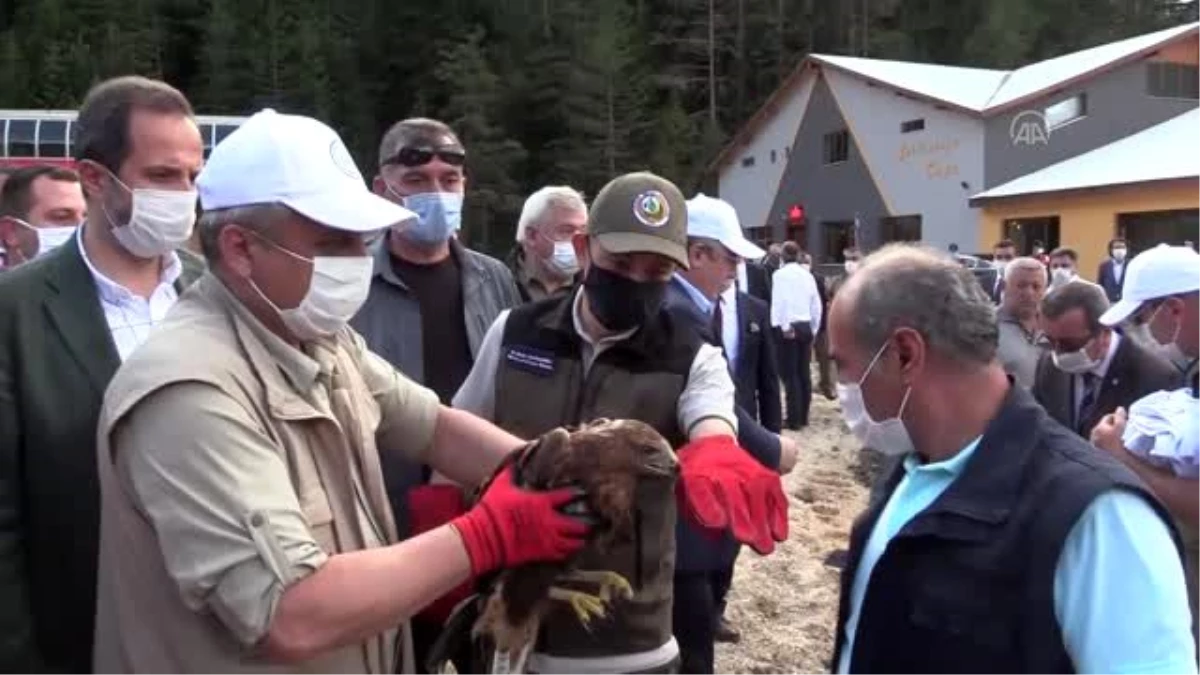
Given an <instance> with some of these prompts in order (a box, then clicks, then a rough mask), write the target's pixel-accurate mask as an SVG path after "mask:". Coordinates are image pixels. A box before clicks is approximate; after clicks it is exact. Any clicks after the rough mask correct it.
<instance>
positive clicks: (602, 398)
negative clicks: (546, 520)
mask: <svg viewBox="0 0 1200 675" xmlns="http://www.w3.org/2000/svg"><path fill="white" fill-rule="evenodd" d="M573 298H574V296H573V295H568V296H566V297H564V298H553V299H550V300H545V301H542V302H538V303H534V304H532V305H524V306H522V307H520V308H518V309H515V310H513V311H512V313H511V314H510V315H509V317H508V321H507V323H506V325H505V332H504V337H503V339H502V346H501V350H500V351H501V354H500V365H499V368H498V370H497V373H496V410H495V420H496V424H497V425H498V426H500V427H501V428H503V429H505V430H507V431H509V432H511V433H513V434H515V435H517V436H521V437H522V438H536V437H537V436H540V435H541V434H543V433H545V432H547V431H549V430H551V429H553V428H555V427H559V426H567V427H571V426H577V425H579V424H582V423H585V422H589V421H592V420H596V419H599V418H609V419H636V420H640V421H642V422H645V423H646V424H649V425H650V426H652V427H654V428H655V430H657V431H658V432H659V433H660V434H662V435H663V436H664V437H665V438H666V439H667V440H668V441H669V442H670V443H671V445H672V446H673V447H675V448H679V447H680V446H681V445H682V444H683V443H684V442H685V441H686V434H685V433H684V432H683V430H681V429H679V423H678V421H677V409H678V402H679V395H680V394H681V393H682V392H683V390H684V387H685V386H686V384H687V377H688V373H689V372H690V369H691V364H692V361H693V359H694V358H695V355H696V352H697V350H698V349H699V347H700V345H699V343H698V342H692V341H691V340H690V339H688V338H685V337H684V336H683V335H682V333H681V332H677V331H674V330H673V326H672V324H671V322H670V321H669V320H667V319H666V318H665V314H664V318H663V319H661V320H658V321H655V322H652V323H648V324H647V325H645V326H643V327H642V329H641V330H639V331H638V332H637V333H636V334H635V335H634V336H633V337H631V338H630V339H628V340H624V341H622V342H620V343H618V344H616V345H613V346H611V347H609V348H608V349H607V350H605V351H603V352H601V353H600V354H599V355H598V356H597V357H596V359H595V361H594V362H593V363H592V366H591V368H590V369H589V370H588V372H587V374H586V375H584V369H583V360H582V356H581V354H580V343H581V338H580V337H579V336H578V334H577V333H576V332H575V328H574V323H573V321H572V314H571V308H572V304H573ZM674 487H675V479H674V477H672V478H670V479H663V480H661V481H658V482H655V481H650V480H643V481H641V482H640V483H639V485H638V494H637V511H636V512H635V517H636V529H637V535H636V537H635V538H634V541H632V542H630V543H628V544H622V545H618V546H617V547H615V548H614V549H613V550H612V551H611V552H610V553H609V554H607V555H604V556H602V557H601V556H599V555H595V554H585V555H584V556H583V557H581V558H580V560H579V561H578V562H577V564H576V567H577V568H579V569H584V570H611V571H614V572H617V573H618V574H621V575H622V576H624V577H625V578H626V579H628V580H629V582H630V584H631V585H632V586H633V589H634V597H633V598H632V599H631V600H628V601H625V602H621V603H619V604H617V605H616V607H615V608H614V612H613V614H612V615H611V618H609V619H605V620H603V621H598V622H593V624H592V626H591V627H590V630H589V629H587V628H584V627H583V626H582V625H580V623H579V621H578V619H576V618H575V615H574V614H573V613H572V612H571V610H569V609H567V608H565V607H562V606H560V603H555V604H553V605H552V610H551V612H552V613H551V614H550V615H549V616H548V617H547V618H546V619H545V620H544V621H543V622H542V630H541V635H540V636H539V640H538V646H537V651H538V652H540V653H542V654H546V655H549V656H555V657H568V658H593V657H606V656H617V655H622V654H633V653H638V652H645V651H650V650H654V649H658V648H660V647H662V646H663V645H664V644H666V643H667V642H668V641H669V640H670V639H671V636H672V625H671V607H672V601H673V599H674V595H673V591H674V588H673V582H674V569H675V524H676V506H675V489H674Z"/></svg>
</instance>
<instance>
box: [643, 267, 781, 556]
mask: <svg viewBox="0 0 1200 675" xmlns="http://www.w3.org/2000/svg"><path fill="white" fill-rule="evenodd" d="M662 311H664V312H670V313H671V314H672V315H673V316H674V317H675V318H676V320H678V321H679V325H680V326H683V327H689V328H690V329H691V330H694V331H696V333H697V334H698V335H700V336H701V338H702V339H703V340H704V341H705V342H707V343H709V344H716V340H715V338H714V336H713V331H712V326H711V324H710V319H709V317H708V316H706V315H705V314H704V313H703V312H701V311H700V308H699V307H697V306H696V303H695V302H693V301H692V298H691V297H690V296H689V295H688V293H687V291H686V290H684V288H683V287H682V286H681V285H680V284H679V281H678V280H674V279H673V280H672V281H671V283H669V284H667V294H666V298H665V300H664V302H663V310H662ZM735 412H736V413H737V420H738V445H740V446H741V447H742V448H743V449H745V450H746V451H747V452H749V453H750V454H751V455H753V456H754V458H755V459H757V460H758V461H759V462H760V463H761V464H763V465H764V466H766V467H767V468H769V469H771V470H775V469H778V468H779V452H780V448H779V436H778V435H776V434H773V433H771V432H770V431H767V430H766V429H764V428H763V427H762V425H760V424H759V423H758V421H757V420H755V419H754V415H753V414H751V412H750V411H749V410H747V409H746V408H744V407H742V406H741V405H737V406H736V410H735ZM737 551H738V545H737V542H736V541H734V540H733V539H732V538H731V537H730V536H729V535H728V534H724V535H721V536H719V537H713V536H712V535H711V534H710V533H708V532H704V531H702V530H700V529H699V528H698V527H696V526H694V525H691V524H690V523H688V522H687V521H686V520H685V519H684V518H682V517H680V519H679V521H678V524H677V525H676V528H675V569H676V571H677V572H692V573H694V572H714V571H717V570H721V569H725V568H726V567H728V566H729V565H731V564H732V563H733V560H734V559H735V558H736V557H737Z"/></svg>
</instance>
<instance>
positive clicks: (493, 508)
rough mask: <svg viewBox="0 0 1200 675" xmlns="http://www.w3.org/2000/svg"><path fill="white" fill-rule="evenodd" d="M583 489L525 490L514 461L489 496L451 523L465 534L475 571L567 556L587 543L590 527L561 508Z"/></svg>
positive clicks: (496, 481)
mask: <svg viewBox="0 0 1200 675" xmlns="http://www.w3.org/2000/svg"><path fill="white" fill-rule="evenodd" d="M579 497H580V494H579V492H578V491H576V490H573V489H570V488H563V489H559V490H552V491H547V492H531V491H527V490H522V489H521V488H519V487H517V486H516V485H515V484H514V483H513V476H512V467H509V468H506V469H505V470H504V471H502V472H500V473H499V474H498V475H497V476H496V479H495V480H493V481H492V484H491V485H490V486H488V489H487V492H485V493H484V494H483V498H482V499H480V501H479V503H478V504H476V505H475V508H473V509H471V510H470V511H468V512H467V513H465V514H463V515H461V516H459V517H458V518H455V519H454V520H453V521H452V522H451V523H450V524H451V525H453V526H454V528H455V529H457V530H458V533H459V535H461V536H462V539H463V544H464V545H465V546H466V548H467V556H468V557H470V559H471V571H472V573H474V575H475V576H479V575H481V574H486V573H488V572H491V571H492V570H496V569H500V568H508V567H516V566H517V565H523V564H525V563H529V562H537V561H555V560H564V559H566V558H568V557H570V556H571V555H572V554H574V553H575V552H577V551H578V550H579V549H581V548H583V544H584V539H585V537H587V534H588V531H589V530H590V528H589V527H588V525H586V524H584V523H583V522H581V521H579V520H576V519H575V518H572V517H571V516H568V515H565V514H563V513H562V512H561V511H559V508H560V507H562V506H565V505H566V504H567V503H568V502H571V501H573V500H575V499H578V498H579Z"/></svg>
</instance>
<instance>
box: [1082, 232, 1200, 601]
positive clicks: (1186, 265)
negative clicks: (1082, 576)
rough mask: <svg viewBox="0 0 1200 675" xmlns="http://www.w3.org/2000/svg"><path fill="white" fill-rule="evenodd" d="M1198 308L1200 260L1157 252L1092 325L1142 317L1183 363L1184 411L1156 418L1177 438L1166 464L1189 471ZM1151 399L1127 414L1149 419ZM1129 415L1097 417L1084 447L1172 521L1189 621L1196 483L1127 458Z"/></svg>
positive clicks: (1199, 556)
mask: <svg viewBox="0 0 1200 675" xmlns="http://www.w3.org/2000/svg"><path fill="white" fill-rule="evenodd" d="M1198 304H1200V254H1197V253H1196V251H1194V250H1193V249H1191V248H1189V247H1187V246H1167V245H1166V244H1162V245H1159V246H1158V247H1156V248H1152V249H1150V250H1149V251H1145V252H1143V253H1140V254H1139V255H1137V256H1136V257H1135V258H1134V259H1133V260H1132V261H1130V263H1129V268H1128V270H1126V273H1125V283H1124V287H1123V289H1122V296H1121V300H1120V301H1119V302H1117V303H1116V304H1115V305H1113V306H1112V308H1110V309H1109V310H1108V311H1107V312H1105V313H1104V315H1103V316H1101V317H1100V322H1101V323H1103V324H1105V325H1106V326H1116V325H1118V324H1120V323H1122V322H1123V321H1125V320H1126V319H1128V318H1129V317H1131V316H1134V315H1137V314H1142V315H1144V316H1145V317H1146V318H1145V320H1144V323H1145V324H1146V325H1147V326H1149V328H1150V332H1151V334H1152V335H1153V336H1154V339H1155V340H1156V341H1157V342H1158V343H1159V344H1163V345H1171V344H1173V345H1175V346H1176V347H1177V348H1178V349H1179V351H1180V353H1181V354H1182V355H1183V356H1185V357H1186V358H1187V359H1188V360H1189V361H1190V364H1189V365H1188V367H1187V371H1186V376H1185V381H1186V384H1187V389H1186V391H1187V393H1188V394H1189V395H1190V398H1191V400H1192V402H1193V403H1192V405H1191V406H1187V405H1183V406H1180V407H1179V411H1180V413H1181V414H1179V415H1175V416H1174V417H1177V418H1178V419H1174V420H1170V418H1171V417H1172V415H1171V414H1169V413H1167V412H1166V411H1161V412H1160V413H1159V414H1160V415H1163V416H1165V417H1167V418H1168V421H1171V422H1174V424H1172V425H1171V426H1176V427H1177V428H1180V429H1182V430H1183V432H1182V433H1181V434H1178V436H1179V438H1178V439H1177V441H1176V442H1175V443H1173V445H1174V455H1173V458H1172V464H1177V465H1183V466H1191V467H1195V466H1196V464H1197V460H1198V458H1200V436H1197V433H1196V429H1195V425H1194V423H1195V422H1196V407H1195V403H1194V401H1195V400H1196V398H1197V397H1198V396H1200V384H1198V381H1197V380H1198V376H1197V367H1196V363H1197V356H1200V347H1198V344H1200V310H1198V307H1197V305H1198ZM1151 397H1154V398H1155V399H1156V401H1162V402H1163V403H1166V402H1168V401H1169V400H1170V399H1168V398H1167V397H1164V396H1159V395H1158V394H1151V395H1150V396H1148V397H1146V398H1145V399H1142V400H1141V401H1138V402H1136V403H1134V404H1133V406H1131V407H1130V410H1131V411H1132V414H1134V415H1144V414H1146V413H1153V412H1154V411H1153V410H1145V411H1143V410H1142V408H1144V406H1145V404H1146V403H1148V402H1149V401H1148V399H1150V398H1151ZM1184 403H1185V404H1186V403H1187V401H1186V400H1185V401H1184ZM1130 414H1131V413H1130V412H1127V411H1126V410H1125V409H1124V408H1117V409H1116V410H1115V411H1114V412H1113V413H1112V414H1110V415H1107V416H1105V417H1104V418H1103V419H1102V420H1101V421H1100V423H1099V424H1097V425H1096V428H1095V429H1093V430H1092V443H1093V444H1095V445H1096V446H1097V447H1099V448H1102V449H1104V450H1106V451H1108V452H1109V453H1111V454H1112V455H1113V456H1114V457H1116V458H1117V459H1119V460H1121V462H1122V463H1123V464H1125V465H1126V466H1127V467H1129V468H1130V469H1132V470H1133V471H1134V473H1136V474H1137V475H1138V477H1139V478H1141V479H1142V481H1144V482H1145V483H1146V485H1147V486H1149V488H1150V490H1151V491H1153V492H1154V494H1155V496H1156V497H1158V498H1159V499H1160V500H1162V502H1163V504H1165V505H1166V507H1167V509H1168V510H1169V511H1170V512H1171V514H1172V515H1173V516H1175V519H1176V522H1177V524H1178V525H1179V532H1180V535H1181V536H1182V538H1183V542H1184V551H1185V553H1186V556H1187V569H1188V575H1187V578H1188V587H1189V588H1188V590H1189V595H1190V601H1191V605H1192V613H1193V616H1194V615H1195V614H1196V611H1197V604H1198V603H1197V583H1196V581H1197V579H1196V575H1197V573H1198V569H1197V568H1198V567H1200V552H1198V549H1200V546H1198V539H1200V535H1198V533H1197V527H1200V516H1198V513H1200V496H1198V495H1200V493H1198V492H1197V489H1196V481H1197V475H1196V473H1195V472H1194V471H1183V472H1181V471H1177V470H1176V471H1173V470H1172V469H1171V468H1167V467H1164V466H1161V465H1155V464H1152V463H1151V462H1150V461H1149V460H1150V458H1149V456H1148V453H1147V452H1146V451H1144V450H1142V451H1140V452H1137V453H1135V452H1133V451H1131V449H1130V447H1131V446H1132V445H1140V444H1139V443H1138V442H1137V441H1138V438H1137V434H1136V433H1132V430H1131V429H1130V428H1129V427H1131V426H1138V425H1137V424H1136V422H1137V420H1133V421H1134V422H1135V424H1133V425H1130V424H1128V423H1129V422H1130V419H1129V415H1130ZM1172 435H1173V436H1174V435H1175V434H1172ZM1155 450H1156V451H1157V450H1159V446H1158V444H1155ZM1155 454H1157V453H1155Z"/></svg>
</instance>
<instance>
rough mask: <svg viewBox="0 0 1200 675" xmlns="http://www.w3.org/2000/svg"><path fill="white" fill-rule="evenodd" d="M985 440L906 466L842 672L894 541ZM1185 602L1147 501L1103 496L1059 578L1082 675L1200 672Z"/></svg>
mask: <svg viewBox="0 0 1200 675" xmlns="http://www.w3.org/2000/svg"><path fill="white" fill-rule="evenodd" d="M981 438H982V437H980V438H976V439H975V440H973V441H971V442H970V443H969V444H968V445H967V446H966V447H965V448H963V449H962V451H960V452H959V453H958V454H957V455H955V456H954V457H951V458H950V459H947V460H944V461H941V462H934V463H932V464H921V463H920V461H919V460H918V459H917V457H916V455H909V456H908V457H906V458H905V459H904V470H905V475H904V477H903V478H902V479H901V480H900V483H899V485H897V486H896V490H895V491H894V492H893V493H892V495H891V497H890V498H889V499H888V502H887V504H886V505H885V506H884V508H883V512H882V513H881V514H880V516H879V520H878V521H876V523H875V527H874V528H873V529H872V530H871V534H870V536H869V537H868V538H867V543H866V546H865V547H864V548H863V553H862V559H861V561H860V562H859V566H858V569H857V570H856V573H855V575H854V580H853V585H852V586H851V587H850V612H849V615H848V616H847V617H846V627H845V631H846V644H845V646H844V647H843V649H842V653H841V658H840V659H839V660H838V663H837V672H839V673H848V672H849V671H850V658H851V656H852V655H853V653H854V640H855V637H856V636H855V630H856V629H857V627H858V620H859V612H860V610H861V609H862V603H863V595H864V594H865V593H866V592H867V584H868V581H869V580H870V578H871V574H872V572H873V571H874V569H875V563H877V562H879V558H880V557H881V556H882V555H883V552H884V551H885V550H886V549H887V546H888V542H890V541H891V540H892V538H893V537H895V536H896V533H898V532H899V531H900V530H901V529H902V528H903V527H904V526H905V525H906V524H907V523H908V521H910V520H912V519H913V517H914V516H916V515H917V514H919V513H921V512H922V511H924V510H925V509H926V508H928V507H929V506H930V505H931V504H932V503H933V502H934V500H936V499H937V498H938V497H939V496H940V495H941V494H942V493H943V492H945V491H946V488H948V487H950V484H951V483H953V482H954V479H956V478H957V477H958V476H959V475H961V474H962V471H963V467H965V466H966V465H967V463H968V462H969V461H970V459H971V456H972V455H974V454H975V450H976V448H978V447H979V441H980V439H981ZM1187 598H1188V596H1187V587H1186V585H1185V583H1184V572H1183V564H1182V563H1181V562H1180V559H1179V553H1178V550H1177V549H1176V548H1175V544H1174V542H1173V541H1172V539H1171V533H1170V531H1169V530H1168V529H1167V525H1166V524H1165V523H1164V522H1163V520H1162V519H1161V518H1159V516H1158V514H1157V513H1156V512H1155V511H1154V509H1153V508H1152V507H1151V506H1150V505H1149V504H1147V503H1146V501H1145V500H1143V499H1142V498H1141V497H1138V496H1137V495H1134V494H1132V493H1130V492H1127V491H1125V490H1110V491H1108V492H1105V493H1103V494H1101V495H1100V496H1099V497H1097V498H1096V500H1095V501H1094V502H1092V504H1091V506H1089V507H1088V508H1087V509H1086V510H1084V512H1083V514H1082V515H1081V516H1080V517H1079V522H1077V523H1075V526H1074V527H1073V528H1071V532H1070V534H1069V535H1067V541H1066V542H1065V544H1064V546H1063V551H1062V554H1061V556H1060V557H1059V560H1058V566H1057V567H1056V568H1055V572H1054V613H1055V616H1056V617H1057V618H1058V623H1059V626H1060V627H1061V628H1062V633H1063V642H1064V644H1065V645H1066V649H1067V653H1068V654H1069V655H1070V656H1071V660H1072V661H1073V662H1074V664H1075V669H1076V670H1077V671H1078V672H1081V673H1195V672H1196V644H1195V642H1194V641H1193V639H1192V615H1191V610H1190V609H1189V608H1188V599H1187ZM930 646H931V647H936V645H930Z"/></svg>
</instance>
